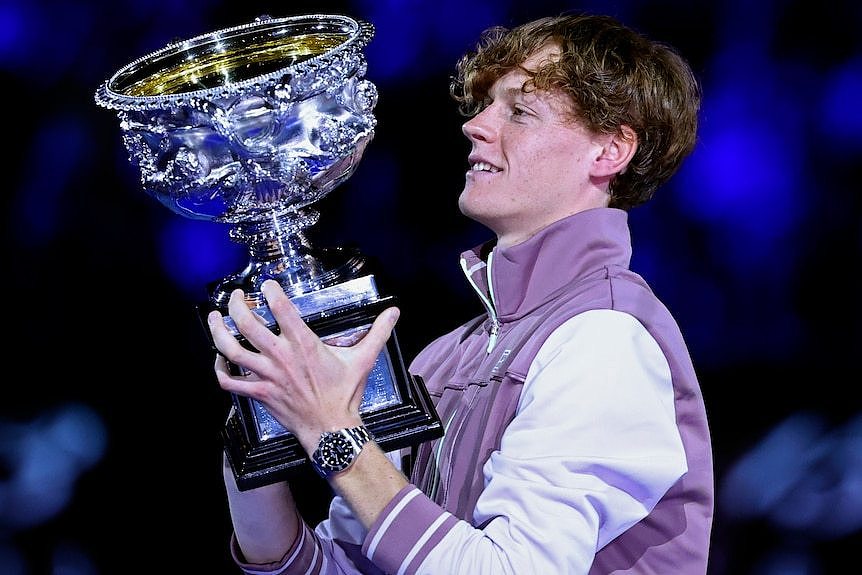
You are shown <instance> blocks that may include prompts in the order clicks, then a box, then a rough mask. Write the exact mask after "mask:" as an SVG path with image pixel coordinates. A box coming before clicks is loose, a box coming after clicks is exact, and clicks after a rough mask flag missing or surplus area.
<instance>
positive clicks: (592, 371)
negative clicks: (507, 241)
mask: <svg viewBox="0 0 862 575" xmlns="http://www.w3.org/2000/svg"><path fill="white" fill-rule="evenodd" d="M483 471H484V474H485V479H486V487H485V490H484V491H483V493H482V495H481V496H480V497H479V500H478V502H477V506H476V513H475V520H476V524H477V525H479V528H476V527H473V526H472V525H470V524H468V523H467V522H465V521H462V520H459V519H457V518H455V517H454V516H452V515H451V514H449V513H447V512H445V511H443V510H442V509H441V508H440V507H439V506H437V505H436V504H435V503H433V502H432V501H431V500H430V499H429V498H427V497H426V496H425V495H424V494H422V493H421V492H420V491H419V490H418V489H416V488H415V487H413V486H408V487H406V488H405V489H404V490H402V492H401V493H399V494H398V496H396V497H395V498H394V500H393V501H392V502H391V503H390V504H389V506H388V507H387V509H386V510H384V513H383V514H381V517H380V518H378V521H377V522H376V523H375V525H373V526H372V529H371V530H370V532H369V533H368V536H367V537H366V539H365V542H364V544H363V553H364V554H365V555H366V556H367V557H368V558H369V559H371V560H372V561H373V562H374V563H375V564H376V565H377V566H379V567H381V568H382V569H383V570H384V571H385V572H388V573H399V574H402V573H403V574H423V575H425V574H427V575H433V574H437V575H440V574H446V575H454V574H459V573H465V574H466V573H469V574H471V575H481V574H491V573H493V574H495V575H499V574H508V573H512V574H520V573H570V574H578V573H583V574H586V573H587V572H588V571H589V569H590V565H591V564H592V561H593V558H594V556H595V553H596V552H597V551H598V550H599V549H601V548H602V547H603V546H605V545H606V544H607V543H608V542H610V541H611V540H613V539H614V538H615V537H616V536H618V535H619V534H620V533H622V532H624V531H625V530H626V529H628V528H629V527H631V526H632V525H634V524H635V523H637V522H638V521H640V520H641V519H643V518H644V517H646V515H647V514H648V513H649V512H650V510H651V509H652V508H653V507H654V506H655V505H656V503H657V502H658V501H659V499H661V497H662V496H663V495H664V494H665V493H666V492H667V490H668V489H669V488H670V487H671V486H672V485H673V484H674V483H675V482H676V481H677V480H678V479H679V478H680V477H681V476H682V475H683V474H684V473H685V471H686V463H685V452H684V448H683V445H682V440H681V438H680V434H679V430H678V428H677V425H676V417H675V410H674V394H673V386H672V382H671V375H670V368H669V366H668V363H667V360H666V358H665V356H664V354H663V353H662V351H661V349H660V348H659V346H658V344H657V343H656V341H655V339H654V338H653V337H652V336H651V335H650V334H649V332H648V331H647V330H646V329H645V328H644V327H643V325H641V324H640V322H638V321H637V320H636V319H635V318H634V317H632V316H631V315H629V314H625V313H622V312H618V311H612V310H595V311H589V312H585V313H583V314H580V315H578V316H576V317H574V318H572V319H570V320H569V321H567V322H566V323H564V324H563V325H562V326H560V327H559V328H558V329H557V330H556V331H555V332H554V333H553V334H552V335H551V336H550V337H549V338H548V340H547V341H546V342H545V343H544V344H543V346H542V347H541V349H540V350H539V353H538V354H537V356H536V358H535V359H534V361H533V363H532V365H531V367H530V369H529V372H528V374H527V378H526V380H525V382H524V390H523V392H522V395H521V399H520V403H519V406H518V410H517V413H516V415H515V418H514V419H513V421H512V423H511V424H510V425H509V427H508V428H507V430H506V432H505V433H504V435H503V438H502V442H501V447H500V450H499V451H497V452H494V453H493V454H492V455H491V457H490V458H489V460H488V462H487V463H486V465H485V467H484V469H483Z"/></svg>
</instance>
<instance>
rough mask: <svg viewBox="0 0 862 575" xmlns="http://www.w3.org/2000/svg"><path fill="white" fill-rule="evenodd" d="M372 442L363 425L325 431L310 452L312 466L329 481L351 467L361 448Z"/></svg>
mask: <svg viewBox="0 0 862 575" xmlns="http://www.w3.org/2000/svg"><path fill="white" fill-rule="evenodd" d="M372 440H373V437H372V436H371V433H370V432H369V431H368V429H367V428H366V427H365V426H364V425H355V426H351V427H345V428H342V429H338V430H336V431H325V432H323V433H321V435H320V439H319V441H318V443H317V445H316V447H315V448H314V450H313V451H312V452H311V456H310V460H311V463H312V466H313V467H314V469H315V471H317V473H318V474H319V475H320V476H321V477H323V478H324V479H329V478H330V477H332V476H333V475H335V474H338V473H341V472H342V471H345V470H346V469H347V468H349V467H350V466H351V465H353V462H354V461H355V460H356V458H357V457H358V456H359V454H360V453H361V452H362V449H363V447H365V445H366V444H368V443H369V442H370V441H372Z"/></svg>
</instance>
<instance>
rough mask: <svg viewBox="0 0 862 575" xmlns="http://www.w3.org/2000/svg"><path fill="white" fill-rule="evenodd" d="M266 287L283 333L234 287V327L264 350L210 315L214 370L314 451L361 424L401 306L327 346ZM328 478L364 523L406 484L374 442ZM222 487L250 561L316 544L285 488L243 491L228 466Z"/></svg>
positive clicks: (277, 290)
mask: <svg viewBox="0 0 862 575" xmlns="http://www.w3.org/2000/svg"><path fill="white" fill-rule="evenodd" d="M261 290H262V292H263V293H264V295H265V297H266V298H267V303H268V305H269V307H270V309H271V311H272V313H273V316H274V317H275V318H276V320H277V321H278V323H279V327H280V333H279V334H275V333H273V332H272V331H270V330H269V329H268V328H267V327H266V326H265V325H263V324H262V323H261V322H260V321H259V319H258V316H257V315H256V314H254V313H253V312H251V311H250V310H249V309H248V307H247V306H246V304H245V302H244V299H243V294H242V292H240V291H239V290H237V291H236V292H234V293H233V294H232V295H231V298H230V301H229V304H228V310H229V313H230V315H231V317H232V318H233V320H234V322H235V325H236V326H237V329H239V331H240V332H241V333H242V334H243V335H244V336H245V337H246V338H247V339H248V341H249V343H251V344H252V346H254V348H255V349H257V350H260V351H259V352H255V351H251V350H249V349H246V348H244V347H243V346H242V345H240V344H239V342H238V341H237V340H236V338H234V336H233V335H231V334H230V333H229V332H228V331H227V329H226V327H225V324H224V322H223V321H222V319H221V316H220V314H219V313H218V312H213V313H211V314H210V316H209V318H208V320H209V326H210V330H211V332H212V335H213V341H214V342H215V345H216V347H217V348H218V349H219V351H220V354H221V355H220V356H219V357H218V358H217V359H216V364H215V372H216V376H217V378H218V381H219V384H220V385H221V387H222V388H223V389H225V390H226V391H230V392H233V393H237V394H240V395H245V396H248V397H252V398H254V399H257V400H258V401H260V402H261V403H263V404H264V405H265V406H266V408H267V409H268V410H269V411H270V412H271V413H272V414H273V416H274V417H275V418H276V419H278V420H279V422H280V423H282V425H284V427H285V428H287V429H289V430H290V431H291V432H292V433H293V434H294V435H295V436H296V438H297V439H298V441H299V442H300V444H301V445H302V447H303V448H304V449H305V450H306V452H308V453H311V452H312V451H314V449H315V448H316V446H317V442H318V440H319V437H320V434H321V433H322V432H323V431H334V430H337V429H342V428H345V427H352V426H355V425H360V424H361V423H362V419H361V417H360V415H359V405H360V403H361V400H362V394H363V391H364V387H365V382H366V380H367V377H368V373H369V371H370V370H371V368H372V366H373V364H374V361H375V360H376V358H377V356H378V355H379V353H380V351H381V349H382V348H383V346H384V345H385V343H386V340H387V339H388V338H389V335H390V334H391V331H392V327H393V326H394V324H395V321H396V320H397V317H398V313H397V311H398V310H397V309H394V308H392V309H390V310H386V311H384V312H383V313H382V314H380V316H378V318H377V319H376V320H375V322H374V323H373V325H372V326H371V328H370V329H369V331H368V333H367V334H366V335H365V336H364V337H363V339H362V340H361V341H359V342H358V343H356V344H354V345H353V346H350V347H336V346H330V345H327V344H325V343H323V342H322V341H321V340H320V338H319V337H318V336H317V335H316V334H314V333H313V332H312V331H311V330H310V329H309V328H308V326H307V325H306V324H305V322H304V321H303V320H302V318H301V317H300V316H299V314H298V313H297V311H296V309H295V307H294V306H293V304H292V303H291V302H290V300H289V298H288V297H287V296H286V295H285V294H284V291H283V290H282V288H281V287H280V286H279V285H278V284H277V283H276V282H274V281H267V282H264V284H263V286H262V288H261ZM227 360H229V361H231V362H232V363H235V364H237V365H241V366H243V367H244V368H246V369H247V370H249V371H251V375H249V376H234V375H231V373H230V372H229V370H228V364H227ZM330 481H331V484H332V486H333V488H334V489H335V490H336V492H337V493H339V494H340V495H342V497H343V499H344V501H346V502H347V504H348V505H349V506H350V508H351V510H352V512H353V514H354V516H355V517H356V518H358V519H359V521H360V522H361V524H362V525H363V526H364V527H365V528H367V527H368V526H369V525H371V523H372V522H373V521H374V520H375V519H376V518H377V516H378V515H379V513H380V510H381V509H382V508H383V507H384V506H385V505H386V504H387V503H388V502H389V500H390V499H391V497H392V496H393V495H394V494H395V493H397V492H398V491H399V490H400V489H402V488H403V487H404V486H405V485H406V484H407V480H406V478H405V477H404V476H403V475H402V474H401V472H400V471H399V470H398V469H397V468H396V467H395V466H394V465H393V463H392V462H391V461H390V459H389V458H388V457H387V456H386V454H384V453H383V452H382V451H381V450H380V448H379V447H378V446H377V445H376V444H375V443H374V442H370V443H369V444H367V445H366V447H365V448H364V449H363V450H362V453H361V454H360V455H359V457H358V458H357V459H356V461H355V462H354V464H353V466H351V467H350V468H348V469H347V470H345V471H343V472H341V473H339V474H337V475H336V476H334V477H333V478H331V480H330ZM225 485H226V488H227V493H228V500H229V506H230V512H231V518H232V522H233V525H234V534H235V538H236V541H237V544H238V547H239V549H240V550H241V552H242V555H244V556H245V559H246V560H247V561H249V562H250V563H255V564H258V563H269V562H272V561H278V560H280V559H282V558H283V557H285V555H286V554H287V553H288V552H289V551H290V552H291V553H292V551H291V549H292V548H293V547H294V546H295V545H296V544H297V541H298V540H299V539H302V540H303V541H305V542H306V544H309V545H311V544H312V542H311V541H309V540H310V539H311V538H309V537H304V536H305V535H306V534H307V527H306V526H305V525H304V523H302V522H301V520H300V519H299V517H298V514H297V512H296V508H295V505H294V503H293V500H292V497H291V494H290V490H289V488H288V487H287V485H286V484H284V483H280V484H275V485H268V486H265V487H262V488H258V489H254V490H250V491H248V492H240V491H239V490H238V489H237V488H236V485H235V482H234V479H233V476H232V474H230V472H229V470H226V471H225ZM318 543H319V542H313V545H315V546H316V545H318ZM324 546H325V548H326V549H327V550H329V551H332V553H330V557H334V556H335V555H338V554H339V551H338V550H333V548H332V547H331V545H330V544H329V543H325V544H324ZM315 551H316V550H315ZM304 553H306V552H302V553H300V555H303V554H304ZM307 553H308V554H310V555H313V557H314V558H313V559H311V561H312V563H315V562H318V563H319V562H320V561H322V558H320V557H319V555H318V554H317V553H313V552H307Z"/></svg>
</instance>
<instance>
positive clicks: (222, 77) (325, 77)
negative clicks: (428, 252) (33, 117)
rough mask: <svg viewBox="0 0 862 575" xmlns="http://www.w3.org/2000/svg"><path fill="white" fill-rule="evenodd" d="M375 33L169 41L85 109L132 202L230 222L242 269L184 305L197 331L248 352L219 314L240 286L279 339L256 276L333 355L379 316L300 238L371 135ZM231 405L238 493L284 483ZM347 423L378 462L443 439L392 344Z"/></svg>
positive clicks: (283, 436) (354, 272)
mask: <svg viewBox="0 0 862 575" xmlns="http://www.w3.org/2000/svg"><path fill="white" fill-rule="evenodd" d="M373 35H374V28H373V26H372V25H371V24H370V23H368V22H364V21H361V20H356V19H353V18H350V17H347V16H343V15H326V14H313V15H300V16H289V17H284V18H272V17H270V16H262V17H259V18H257V19H255V20H254V21H253V22H250V23H247V24H244V25H239V26H234V27H230V28H225V29H221V30H218V31H215V32H211V33H208V34H203V35H200V36H196V37H193V38H191V39H188V40H183V41H175V42H172V43H171V44H168V45H167V46H165V47H164V48H162V49H161V50H158V51H156V52H153V53H151V54H148V55H146V56H144V57H142V58H139V59H137V60H135V61H133V62H131V63H130V64H128V65H126V66H124V67H123V68H121V69H120V70H118V71H117V72H116V73H115V74H114V75H113V76H111V77H110V78H109V79H108V80H107V81H106V82H105V83H104V84H102V85H101V86H100V87H99V88H98V89H97V90H96V93H95V100H96V103H97V104H98V105H100V106H102V107H105V108H108V109H112V110H115V111H116V113H117V115H118V117H119V120H120V129H121V132H122V140H123V144H124V146H125V148H126V150H127V151H128V153H129V161H130V163H131V164H132V165H133V166H134V167H136V168H137V169H138V170H139V172H140V179H141V184H142V186H143V189H144V191H145V192H146V193H147V194H148V195H151V196H153V197H154V198H156V199H157V200H158V201H160V202H161V203H162V204H164V205H165V206H166V207H168V208H169V209H170V210H171V211H173V212H175V213H177V214H179V215H181V216H184V217H188V218H193V219H198V220H207V221H214V222H219V223H224V224H228V225H229V230H228V235H229V237H230V238H231V239H232V240H233V241H236V242H238V243H241V244H243V245H245V246H246V247H247V248H248V253H249V261H248V264H247V266H246V267H245V268H244V269H242V270H241V271H237V272H236V273H233V274H230V275H228V276H226V277H224V278H221V279H219V280H216V281H214V282H212V283H211V284H210V285H209V286H208V287H207V292H208V293H207V295H208V298H207V300H206V301H205V302H202V303H201V304H200V305H198V306H197V309H198V313H199V316H200V318H201V319H202V320H203V322H204V326H205V325H206V322H205V317H206V315H207V314H208V312H209V311H211V310H213V309H218V310H220V311H221V312H222V314H223V315H224V316H225V321H226V324H227V325H228V329H229V330H232V332H233V334H234V336H235V337H237V339H238V340H240V341H241V342H243V344H244V345H247V346H249V345H250V344H249V343H248V342H246V341H245V340H244V338H243V337H242V335H241V334H240V333H239V332H238V330H237V329H236V327H235V326H234V325H233V323H232V322H231V319H230V317H229V316H228V315H227V301H228V298H229V296H230V293H231V292H232V291H233V290H235V289H236V288H241V289H242V290H243V291H244V293H245V301H246V303H247V305H248V306H249V308H250V309H251V310H252V311H253V312H254V313H256V314H258V316H260V317H261V318H262V320H263V321H264V322H265V323H266V325H267V326H269V327H270V329H272V330H273V331H274V332H277V331H278V325H277V323H276V321H275V320H274V318H273V317H272V314H271V312H270V310H269V309H268V307H267V305H266V302H265V299H264V297H263V295H262V293H261V291H260V286H261V284H262V283H263V281H264V280H267V279H274V280H276V281H278V282H279V284H280V285H281V286H282V287H283V289H284V291H285V293H286V294H287V295H288V297H290V299H291V301H292V302H293V303H294V304H295V305H296V307H297V309H298V310H299V312H300V315H301V316H302V317H303V320H304V321H305V322H306V323H307V325H308V326H309V327H310V328H311V329H312V330H314V332H315V333H316V334H318V335H319V336H320V337H321V339H323V340H324V341H326V342H327V343H330V344H331V345H350V344H351V343H353V342H355V341H357V340H358V339H359V338H361V337H362V335H363V334H364V333H365V332H366V331H367V330H368V329H369V327H370V325H371V323H372V321H373V320H374V317H375V316H376V315H377V314H379V313H380V312H381V311H383V309H385V308H386V307H389V306H391V305H393V303H394V301H395V300H394V297H393V296H391V295H386V294H384V293H381V289H380V288H379V287H378V282H377V281H376V279H375V274H374V270H373V269H371V268H372V267H373V266H371V265H370V264H369V262H368V261H367V259H366V258H365V257H363V256H362V254H360V253H359V252H358V251H357V250H356V249H348V248H344V247H328V248H320V247H315V246H312V245H311V243H310V242H309V241H308V239H307V237H306V233H305V231H306V230H307V228H309V227H310V226H312V225H314V224H315V223H316V222H317V221H318V218H319V212H318V211H316V210H314V209H312V207H311V206H312V205H313V204H314V203H315V202H316V201H318V200H320V199H321V198H323V197H324V196H325V195H327V194H328V193H329V192H331V191H332V190H333V189H334V188H335V187H337V186H338V185H339V184H341V183H342V182H344V181H345V180H346V179H347V178H348V177H350V176H351V175H352V174H353V172H354V171H355V169H356V167H357V165H358V162H359V160H360V158H361V157H362V154H363V151H364V150H365V147H366V145H367V144H368V142H369V141H370V140H371V139H372V138H373V136H374V129H375V126H376V119H375V117H374V115H373V110H374V107H375V105H376V104H377V88H376V86H375V85H374V84H373V83H371V82H370V81H369V80H367V79H366V78H365V73H366V68H367V63H366V59H365V56H364V53H363V49H364V48H365V46H366V45H367V44H368V42H369V41H370V40H371V38H372V36H373ZM205 332H206V334H207V336H209V330H208V329H206V328H205ZM209 343H210V346H212V348H213V349H214V350H215V346H214V345H213V342H212V339H211V338H210V341H209ZM231 367H232V369H233V370H234V372H235V373H237V372H239V373H241V372H242V368H241V367H240V366H235V365H232V366H231ZM230 399H231V401H230V409H229V413H228V416H227V421H226V423H225V426H224V428H223V429H222V431H221V437H222V439H223V441H224V446H225V454H226V455H227V459H228V461H229V463H230V465H231V468H232V470H233V473H234V475H235V477H236V479H237V484H238V486H239V488H240V489H242V490H246V489H249V488H252V487H257V486H260V485H265V484H268V483H272V482H275V481H279V480H282V479H288V478H290V477H291V476H292V474H293V472H294V471H296V470H298V469H299V467H300V466H303V465H307V464H308V458H307V454H306V453H305V452H304V450H303V449H302V447H301V446H300V444H299V442H298V441H297V439H296V437H295V436H294V435H293V434H292V433H290V431H289V430H287V429H285V428H284V427H283V426H282V425H281V424H280V423H279V422H278V421H277V420H276V419H275V418H274V417H273V416H272V415H271V414H270V413H269V412H268V411H267V409H266V407H265V406H264V405H262V404H261V403H260V402H258V401H257V400H253V399H250V398H246V397H243V396H239V395H237V394H231V398H230ZM360 414H361V416H362V418H363V421H364V422H365V425H366V426H367V427H368V429H369V431H370V432H371V434H372V435H373V436H374V438H375V440H376V441H377V442H378V444H379V445H380V446H381V448H383V449H384V450H386V451H390V450H395V449H401V448H404V447H410V446H412V445H415V444H417V443H420V442H422V441H426V440H428V439H433V438H436V437H439V436H440V435H442V433H443V431H442V425H441V423H440V419H439V417H438V415H437V413H436V411H435V409H434V406H433V404H432V403H431V401H430V398H429V397H428V393H427V390H426V389H425V385H424V382H422V381H421V379H418V378H411V377H410V375H409V374H408V373H407V371H406V368H405V365H404V361H403V359H402V357H401V352H400V350H399V347H398V341H397V337H396V334H395V332H394V331H393V333H392V336H391V337H390V339H389V341H388V342H387V345H386V346H385V347H384V349H383V350H382V351H381V353H380V355H379V356H378V358H377V361H376V363H375V365H374V367H373V369H372V370H371V372H370V374H369V377H368V381H367V384H366V387H365V393H364V396H363V400H362V406H361V408H360Z"/></svg>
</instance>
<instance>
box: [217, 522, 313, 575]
mask: <svg viewBox="0 0 862 575" xmlns="http://www.w3.org/2000/svg"><path fill="white" fill-rule="evenodd" d="M230 552H231V556H232V557H233V560H234V561H235V562H236V564H237V565H238V566H239V567H240V569H242V571H243V573H246V575H282V574H287V573H307V574H309V575H312V574H316V573H320V571H321V567H322V566H323V553H322V552H321V549H320V544H319V543H318V541H317V537H315V536H314V533H312V531H311V529H309V527H308V526H307V525H306V524H305V523H302V524H301V527H300V533H299V537H297V538H296V541H295V542H294V544H293V546H292V547H291V548H290V549H288V550H287V553H285V554H284V557H282V558H281V560H280V561H274V562H272V563H246V562H245V558H244V557H243V555H242V550H240V548H239V543H238V542H237V540H236V535H235V534H233V535H231V538H230Z"/></svg>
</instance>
